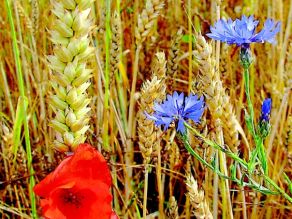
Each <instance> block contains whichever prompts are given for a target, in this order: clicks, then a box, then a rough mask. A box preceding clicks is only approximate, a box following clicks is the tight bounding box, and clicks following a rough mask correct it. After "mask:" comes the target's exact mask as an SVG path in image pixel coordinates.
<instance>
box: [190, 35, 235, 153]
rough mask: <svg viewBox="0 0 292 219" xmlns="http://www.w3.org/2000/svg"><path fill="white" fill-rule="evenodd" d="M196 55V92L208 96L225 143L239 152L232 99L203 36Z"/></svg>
mask: <svg viewBox="0 0 292 219" xmlns="http://www.w3.org/2000/svg"><path fill="white" fill-rule="evenodd" d="M194 55H195V57H196V58H197V61H198V63H199V74H198V76H197V78H198V81H196V82H195V83H193V85H194V90H195V92H196V93H200V94H204V95H205V96H206V102H207V105H208V108H209V109H210V112H211V114H212V117H213V119H214V124H215V127H216V128H218V127H219V126H222V127H223V133H224V140H225V143H227V145H228V146H230V149H231V150H232V151H234V152H237V150H238V148H237V147H238V145H239V143H240V142H239V139H238V130H237V125H236V124H238V123H237V121H236V116H235V114H234V112H233V109H232V105H231V103H230V98H229V96H228V95H227V94H226V92H225V90H224V88H223V85H222V81H221V80H220V77H219V75H218V73H216V68H215V59H214V58H213V57H212V47H211V45H209V44H208V43H207V42H206V40H205V39H204V38H203V37H202V36H201V35H198V36H197V44H196V50H195V51H194ZM223 112H224V113H223Z"/></svg>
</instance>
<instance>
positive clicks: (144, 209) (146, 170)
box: [143, 163, 149, 219]
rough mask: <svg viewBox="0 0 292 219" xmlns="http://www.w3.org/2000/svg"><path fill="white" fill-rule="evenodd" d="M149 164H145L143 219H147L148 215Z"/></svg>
mask: <svg viewBox="0 0 292 219" xmlns="http://www.w3.org/2000/svg"><path fill="white" fill-rule="evenodd" d="M148 169H149V166H148V163H146V164H145V170H144V171H145V175H144V194H143V219H146V214H147V195H148V171H149V170H148Z"/></svg>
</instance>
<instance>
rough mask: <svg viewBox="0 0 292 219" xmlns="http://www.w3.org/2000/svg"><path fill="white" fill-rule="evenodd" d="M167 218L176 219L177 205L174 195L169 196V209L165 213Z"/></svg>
mask: <svg viewBox="0 0 292 219" xmlns="http://www.w3.org/2000/svg"><path fill="white" fill-rule="evenodd" d="M167 216H168V218H169V219H178V218H179V216H178V206H177V202H176V200H175V197H174V196H171V197H170V198H169V209H168V214H167Z"/></svg>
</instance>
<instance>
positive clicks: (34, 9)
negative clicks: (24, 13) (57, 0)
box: [31, 0, 40, 35]
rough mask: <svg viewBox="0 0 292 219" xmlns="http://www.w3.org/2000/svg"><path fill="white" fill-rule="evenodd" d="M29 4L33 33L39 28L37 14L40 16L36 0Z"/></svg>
mask: <svg viewBox="0 0 292 219" xmlns="http://www.w3.org/2000/svg"><path fill="white" fill-rule="evenodd" d="M31 5H32V16H31V20H32V24H33V33H34V35H35V34H36V33H37V32H38V29H39V16H40V11H39V3H38V1H37V0H32V1H31Z"/></svg>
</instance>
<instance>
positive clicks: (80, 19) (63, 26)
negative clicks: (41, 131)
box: [48, 0, 93, 151]
mask: <svg viewBox="0 0 292 219" xmlns="http://www.w3.org/2000/svg"><path fill="white" fill-rule="evenodd" d="M91 3H92V1H91V0H75V1H73V0H70V1H67V0H62V1H52V5H53V13H54V15H55V17H56V19H55V22H54V26H53V29H52V30H51V40H52V42H53V44H54V55H50V56H48V60H49V66H50V68H51V69H52V71H53V75H52V83H51V84H52V87H53V89H54V92H55V94H54V95H53V96H51V98H50V99H51V101H50V104H51V106H52V108H53V110H54V112H55V117H54V118H53V119H52V120H51V122H50V125H51V126H52V127H53V128H54V130H55V131H56V139H55V141H54V147H55V148H56V149H57V150H59V151H69V150H74V149H75V148H76V146H77V145H79V144H80V143H82V142H84V141H85V139H86V137H85V132H86V131H87V130H88V128H89V125H88V122H89V116H88V112H89V111H90V108H89V107H88V104H89V102H90V98H89V97H88V94H87V92H86V90H87V88H88V87H89V86H90V85H91V83H90V82H89V81H88V80H89V79H90V78H91V76H92V74H91V70H90V69H88V68H87V67H86V61H87V60H88V58H89V57H90V56H91V55H92V54H93V47H91V46H90V45H89V44H90V42H89V36H88V35H89V31H90V30H91V28H92V24H91V20H90V19H89V14H90V5H91Z"/></svg>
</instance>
